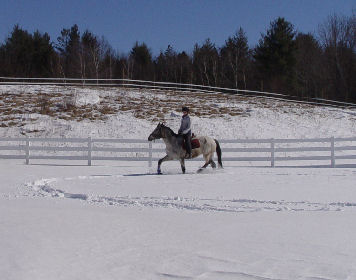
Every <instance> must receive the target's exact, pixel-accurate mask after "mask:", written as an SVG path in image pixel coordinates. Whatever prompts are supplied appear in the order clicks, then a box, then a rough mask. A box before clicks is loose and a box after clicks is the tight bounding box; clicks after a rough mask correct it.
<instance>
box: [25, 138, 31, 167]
mask: <svg viewBox="0 0 356 280" xmlns="http://www.w3.org/2000/svg"><path fill="white" fill-rule="evenodd" d="M25 153H26V164H27V165H29V164H30V137H28V136H26V149H25Z"/></svg>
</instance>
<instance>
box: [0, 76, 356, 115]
mask: <svg viewBox="0 0 356 280" xmlns="http://www.w3.org/2000/svg"><path fill="white" fill-rule="evenodd" d="M0 85H55V86H108V87H127V88H145V89H159V90H175V91H190V92H205V93H226V94H238V95H244V96H255V97H264V98H272V99H277V100H284V101H291V102H294V103H305V104H314V105H323V106H332V107H342V108H345V107H347V108H355V107H356V104H354V103H347V102H339V101H335V100H328V99H322V98H303V97H300V96H291V95H288V94H281V93H272V92H266V91H257V90H247V89H246V90H244V89H236V88H222V87H212V86H205V85H195V84H181V83H172V82H156V81H142V80H130V79H85V78H80V79H79V78H15V77H0Z"/></svg>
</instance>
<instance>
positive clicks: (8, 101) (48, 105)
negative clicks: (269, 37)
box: [0, 87, 309, 127]
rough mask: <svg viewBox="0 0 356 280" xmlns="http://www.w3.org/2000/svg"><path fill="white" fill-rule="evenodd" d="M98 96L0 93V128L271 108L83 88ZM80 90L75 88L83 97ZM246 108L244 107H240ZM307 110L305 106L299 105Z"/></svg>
mask: <svg viewBox="0 0 356 280" xmlns="http://www.w3.org/2000/svg"><path fill="white" fill-rule="evenodd" d="M86 89H87V90H88V91H89V92H90V91H91V92H98V93H99V97H100V101H99V102H98V103H96V104H94V105H93V104H88V105H78V104H77V102H76V101H77V100H76V99H77V97H78V96H77V93H76V89H74V91H73V88H71V89H70V90H69V91H68V90H63V88H61V87H57V88H56V90H49V89H47V90H46V88H45V87H44V88H43V89H41V90H40V91H37V92H36V93H33V92H25V91H24V92H20V93H16V94H14V93H12V92H5V93H4V92H2V94H0V126H1V127H11V126H22V125H24V116H25V115H30V114H41V115H47V116H50V117H54V118H59V119H65V120H76V121H82V120H92V121H95V120H105V119H106V118H107V117H108V116H111V115H114V114H117V113H119V112H131V113H133V115H134V116H135V117H136V118H140V119H147V120H151V121H153V122H156V121H162V120H164V119H165V117H166V116H167V114H168V115H169V114H170V113H172V112H179V111H180V108H181V106H182V105H186V106H189V107H190V108H192V110H191V115H193V116H198V117H207V118H215V117H221V116H224V117H229V116H241V117H248V116H249V111H250V110H249V108H248V107H249V105H251V106H256V105H257V106H259V107H271V106H272V105H271V104H272V103H271V102H268V101H267V100H265V99H263V98H251V97H246V96H240V95H227V94H218V93H216V94H207V93H199V92H195V93H194V92H180V91H178V92H176V91H162V90H147V89H144V90H139V89H135V90H129V89H117V88H109V89H108V88H89V87H88V88H86ZM86 89H83V88H78V90H80V91H82V93H81V94H83V91H84V94H85V90H86ZM132 93H134V94H132ZM241 104H246V106H240V105H241ZM273 106H278V108H279V109H283V108H284V109H283V110H289V109H290V107H291V106H294V107H295V106H297V105H295V104H290V103H288V102H283V101H278V105H276V104H274V105H273ZM303 106H307V107H308V106H309V105H303Z"/></svg>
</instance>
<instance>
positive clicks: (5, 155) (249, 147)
mask: <svg viewBox="0 0 356 280" xmlns="http://www.w3.org/2000/svg"><path fill="white" fill-rule="evenodd" d="M219 142H220V143H221V148H222V154H223V157H222V159H223V162H245V163H246V162H247V163H248V164H252V163H254V162H258V163H263V164H264V165H265V166H266V165H267V166H271V167H275V166H288V164H287V163H293V164H294V165H296V163H302V166H303V164H304V166H305V165H306V166H313V164H314V163H315V162H317V163H318V164H320V166H329V167H336V166H352V167H356V137H353V138H334V137H331V138H316V139H233V140H219ZM164 155H165V152H164V144H163V142H162V141H156V142H148V141H147V140H142V139H92V138H30V137H20V138H0V159H24V160H25V162H26V164H29V163H30V161H33V160H82V161H86V162H87V164H88V165H91V164H92V161H99V160H100V161H101V160H114V161H147V162H148V165H149V166H152V161H156V160H158V159H159V158H161V157H163V156H164ZM194 160H198V161H202V159H201V158H197V159H193V161H194Z"/></svg>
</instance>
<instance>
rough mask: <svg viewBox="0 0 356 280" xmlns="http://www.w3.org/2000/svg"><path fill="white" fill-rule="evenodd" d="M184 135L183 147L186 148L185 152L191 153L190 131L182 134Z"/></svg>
mask: <svg viewBox="0 0 356 280" xmlns="http://www.w3.org/2000/svg"><path fill="white" fill-rule="evenodd" d="M183 137H184V141H185V147H186V150H187V154H190V155H191V154H192V134H191V133H187V134H183Z"/></svg>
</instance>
